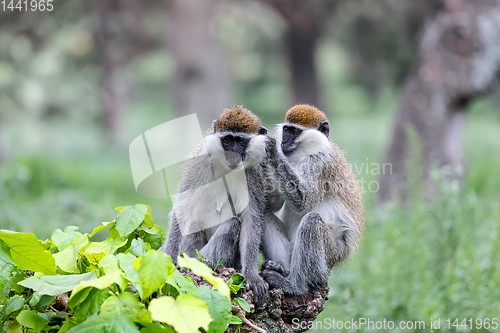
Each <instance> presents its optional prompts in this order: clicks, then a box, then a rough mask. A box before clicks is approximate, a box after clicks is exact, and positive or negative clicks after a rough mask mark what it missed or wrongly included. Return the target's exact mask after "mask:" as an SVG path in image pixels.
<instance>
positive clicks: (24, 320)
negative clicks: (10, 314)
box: [16, 310, 49, 332]
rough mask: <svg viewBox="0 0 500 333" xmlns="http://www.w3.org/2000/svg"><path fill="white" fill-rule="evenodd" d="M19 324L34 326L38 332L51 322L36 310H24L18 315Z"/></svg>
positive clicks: (28, 326)
mask: <svg viewBox="0 0 500 333" xmlns="http://www.w3.org/2000/svg"><path fill="white" fill-rule="evenodd" d="M16 320H17V322H18V323H19V324H21V325H23V326H24V327H27V328H32V329H34V330H35V331H37V332H41V331H42V329H43V328H44V327H45V325H47V324H48V323H49V321H48V320H47V319H45V318H43V317H41V316H39V315H38V313H37V312H36V311H31V310H23V311H21V313H19V315H18V316H17V317H16Z"/></svg>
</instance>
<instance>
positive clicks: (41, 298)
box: [29, 292, 54, 321]
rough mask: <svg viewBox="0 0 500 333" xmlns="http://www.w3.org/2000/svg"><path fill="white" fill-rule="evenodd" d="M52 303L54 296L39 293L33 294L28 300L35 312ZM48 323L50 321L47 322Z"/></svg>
mask: <svg viewBox="0 0 500 333" xmlns="http://www.w3.org/2000/svg"><path fill="white" fill-rule="evenodd" d="M52 301H54V296H51V295H43V294H41V293H39V292H35V293H33V296H31V299H30V303H29V304H30V306H32V307H34V308H35V310H37V311H39V310H40V309H41V308H43V307H44V306H47V305H49V304H50V303H52ZM49 321H50V320H49Z"/></svg>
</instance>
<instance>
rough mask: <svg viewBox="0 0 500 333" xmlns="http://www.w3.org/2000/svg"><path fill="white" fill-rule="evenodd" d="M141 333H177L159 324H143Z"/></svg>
mask: <svg viewBox="0 0 500 333" xmlns="http://www.w3.org/2000/svg"><path fill="white" fill-rule="evenodd" d="M141 325H143V326H144V327H143V328H141V333H175V331H174V329H173V328H172V327H161V326H158V325H157V324H142V323H141Z"/></svg>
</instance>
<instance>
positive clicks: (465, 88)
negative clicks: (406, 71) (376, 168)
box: [379, 0, 500, 202]
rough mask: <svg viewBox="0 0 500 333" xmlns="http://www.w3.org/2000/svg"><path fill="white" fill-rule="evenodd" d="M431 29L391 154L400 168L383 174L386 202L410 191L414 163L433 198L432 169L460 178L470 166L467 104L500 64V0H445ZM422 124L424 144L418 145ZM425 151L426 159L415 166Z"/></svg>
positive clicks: (403, 98)
mask: <svg viewBox="0 0 500 333" xmlns="http://www.w3.org/2000/svg"><path fill="white" fill-rule="evenodd" d="M445 4H446V6H447V9H446V11H444V12H442V13H441V14H440V15H439V16H437V17H436V19H435V20H434V21H433V22H431V23H430V24H429V25H428V27H427V28H426V30H425V32H424V34H423V38H422V40H421V43H420V50H419V60H418V62H417V64H416V66H415V69H414V70H413V71H412V73H411V74H410V75H409V76H408V78H407V80H406V83H405V85H404V87H403V91H402V96H401V100H400V103H399V108H398V111H397V114H396V119H395V125H394V131H393V135H392V140H391V143H390V146H389V150H388V152H387V156H386V159H385V161H386V162H387V163H391V164H392V174H386V175H382V176H381V179H380V191H379V199H380V201H382V202H384V201H388V200H393V199H396V198H401V196H402V197H403V198H405V196H406V194H407V192H406V191H405V190H404V185H405V184H406V183H407V180H408V177H409V170H410V169H413V168H414V167H416V168H417V169H419V170H420V172H419V173H418V177H419V179H420V181H421V184H423V185H424V196H425V198H427V199H430V198H432V195H433V192H434V188H435V186H434V185H435V184H434V181H433V179H432V177H431V170H432V169H433V168H434V167H437V168H438V170H441V171H442V172H444V175H445V178H447V179H450V180H451V179H455V180H457V179H458V180H460V179H462V177H463V174H464V170H465V160H464V152H463V136H464V127H465V126H464V124H465V110H466V105H467V102H468V101H469V100H471V99H472V98H474V97H476V96H478V95H481V94H484V93H486V92H488V91H489V90H490V89H491V88H492V87H493V86H494V85H495V84H496V78H497V74H498V73H499V70H500V0H475V1H465V0H450V1H445ZM412 130H414V132H415V133H416V136H417V138H418V145H412V144H410V140H409V132H411V131H412ZM415 156H420V157H421V159H420V164H419V165H414V166H412V165H410V164H411V163H410V161H411V160H412V158H413V157H415Z"/></svg>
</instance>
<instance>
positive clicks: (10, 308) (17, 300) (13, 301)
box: [3, 295, 26, 319]
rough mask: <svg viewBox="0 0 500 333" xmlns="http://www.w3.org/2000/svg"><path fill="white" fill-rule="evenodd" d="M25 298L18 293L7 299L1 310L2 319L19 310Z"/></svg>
mask: <svg viewBox="0 0 500 333" xmlns="http://www.w3.org/2000/svg"><path fill="white" fill-rule="evenodd" d="M25 301H26V300H25V299H24V297H22V296H19V295H14V296H12V297H11V298H9V299H8V300H7V304H6V305H5V308H4V310H3V313H4V316H3V319H7V318H8V317H9V316H10V314H11V313H13V312H16V311H18V310H21V309H22V308H23V306H24V302H25Z"/></svg>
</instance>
